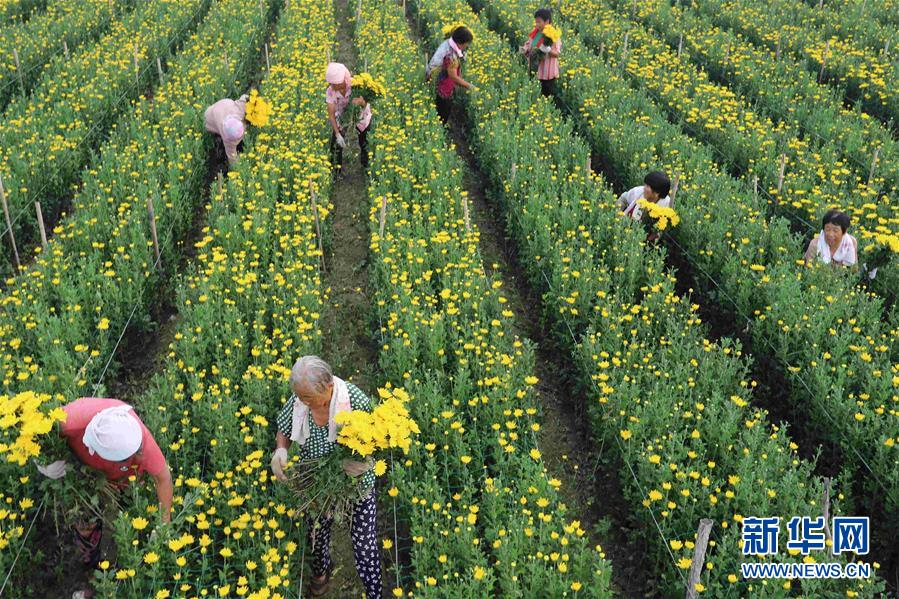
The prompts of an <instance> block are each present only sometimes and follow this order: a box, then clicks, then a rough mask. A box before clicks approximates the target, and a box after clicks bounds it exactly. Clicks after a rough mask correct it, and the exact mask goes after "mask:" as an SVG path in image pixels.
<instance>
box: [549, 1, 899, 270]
mask: <svg viewBox="0 0 899 599" xmlns="http://www.w3.org/2000/svg"><path fill="white" fill-rule="evenodd" d="M564 14H565V17H566V19H568V21H567V22H570V23H571V24H572V26H573V27H576V29H577V31H578V32H579V33H580V34H581V35H582V36H583V38H584V40H585V41H586V42H587V43H589V44H590V45H591V46H593V47H594V48H597V49H598V48H600V45H603V50H604V57H603V58H604V60H605V61H606V62H607V64H609V65H610V66H612V67H617V66H619V65H621V67H622V68H624V69H625V70H626V72H627V74H628V76H629V77H630V78H631V80H632V81H633V82H634V85H636V86H640V87H642V88H646V89H648V90H650V93H652V94H654V96H655V97H656V98H657V102H658V104H659V105H661V106H664V107H665V109H666V110H667V111H668V113H669V115H670V116H671V118H672V119H673V120H677V121H679V122H683V123H685V127H686V128H689V130H690V131H691V133H692V134H693V135H695V136H696V137H697V138H698V139H700V140H703V141H706V142H708V143H710V144H713V145H714V147H715V148H716V150H717V151H718V152H720V154H721V156H720V158H719V160H720V161H721V162H722V163H723V165H724V166H726V167H728V168H733V169H736V170H737V171H738V172H741V173H746V178H747V180H748V179H749V178H750V175H751V174H752V173H755V174H757V175H758V177H759V186H760V187H761V188H762V190H767V193H769V194H771V195H772V197H775V198H776V201H777V202H778V203H783V204H785V205H786V206H788V207H789V208H790V209H792V208H795V209H798V210H799V211H800V213H801V214H802V215H803V216H804V218H805V219H807V220H808V221H811V222H812V223H817V222H819V219H820V218H821V216H822V215H823V214H824V212H825V211H826V210H827V209H828V208H830V207H832V206H839V207H841V208H843V209H844V210H845V211H846V212H847V213H849V214H851V215H852V216H853V219H854V226H853V231H855V232H856V233H857V234H858V236H859V238H860V239H861V241H862V243H863V245H865V246H867V245H869V244H871V243H874V242H875V239H876V238H877V236H878V235H880V241H879V242H878V243H879V244H881V245H883V244H888V243H889V236H891V235H896V234H897V232H899V214H897V213H896V211H895V209H894V207H893V206H892V205H891V204H890V202H889V199H888V198H884V199H881V200H878V199H877V192H878V188H879V187H880V186H882V185H883V184H885V182H886V181H887V179H894V178H895V177H894V176H893V175H890V174H889V173H890V172H891V171H894V170H895V166H894V165H893V166H885V167H883V168H882V169H881V170H880V171H879V173H880V174H877V172H875V179H874V180H872V181H871V182H870V183H871V184H870V185H869V184H868V174H869V171H870V169H869V168H868V166H865V165H870V161H871V160H872V159H873V151H871V152H870V158H867V159H866V158H865V156H864V153H861V154H852V153H850V152H849V151H847V150H846V149H845V148H844V147H843V145H842V143H841V142H839V141H836V140H834V139H831V138H830V137H827V136H825V137H811V136H808V135H805V134H804V133H803V129H802V127H801V125H800V123H798V122H797V121H796V119H794V118H791V117H789V115H786V114H783V115H779V116H780V117H781V118H780V120H777V119H775V118H772V116H769V115H768V114H767V112H765V111H763V110H757V109H755V108H753V107H751V106H750V105H749V104H748V103H747V101H746V100H744V99H743V98H741V97H740V96H739V95H738V94H737V93H735V92H734V91H732V90H731V89H729V88H727V87H726V86H723V85H719V84H715V83H713V82H712V81H710V77H709V75H708V74H707V73H706V72H705V71H703V70H701V69H699V68H697V67H695V66H694V65H692V64H690V63H689V62H688V61H687V60H686V58H685V57H678V55H677V52H676V50H674V49H672V48H670V47H669V46H668V45H667V44H666V43H665V42H664V40H662V39H660V37H659V35H658V34H657V33H655V32H648V31H647V30H646V29H645V28H643V27H642V26H640V25H639V24H635V23H631V22H628V20H627V19H626V18H623V17H621V16H619V15H618V14H616V12H615V11H614V10H613V9H611V8H609V7H606V6H601V5H598V4H577V5H573V6H571V7H568V8H567V9H566V10H565V13H564ZM837 139H838V138H837ZM884 149H887V148H884ZM781 155H784V156H785V167H784V176H783V184H782V188H781V190H780V193H778V190H777V186H778V182H779V180H780V157H781ZM859 165H861V166H859ZM812 226H813V227H817V225H816V224H815V225H812ZM797 249H798V251H800V252H801V250H802V249H804V248H797ZM862 259H863V258H862Z"/></svg>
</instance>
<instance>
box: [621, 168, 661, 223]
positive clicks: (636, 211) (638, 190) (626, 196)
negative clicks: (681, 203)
mask: <svg viewBox="0 0 899 599" xmlns="http://www.w3.org/2000/svg"><path fill="white" fill-rule="evenodd" d="M669 191H671V179H669V178H668V175H666V174H665V173H663V172H661V171H653V172H651V173H649V174H648V175H646V177H644V178H643V185H641V186H638V187H634V188H633V189H631V190H629V191H627V192H625V193H623V194H621V195H620V196H619V197H618V208H619V209H620V210H622V211H623V212H624V215H625V216H627V217H629V218H632V219H634V220H636V221H639V220H640V218H641V217H642V216H643V209H642V208H641V207H640V205H639V204H637V201H638V200H640V199H641V198H642V199H645V200H646V201H648V202H653V203H655V204H658V205H659V206H661V207H663V208H670V207H671V198H670V197H669V196H668V192H669Z"/></svg>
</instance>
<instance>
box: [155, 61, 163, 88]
mask: <svg viewBox="0 0 899 599" xmlns="http://www.w3.org/2000/svg"><path fill="white" fill-rule="evenodd" d="M156 72H157V73H159V85H162V60H161V59H160V58H159V57H158V56H157V57H156Z"/></svg>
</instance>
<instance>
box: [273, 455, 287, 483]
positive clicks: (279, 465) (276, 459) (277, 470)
mask: <svg viewBox="0 0 899 599" xmlns="http://www.w3.org/2000/svg"><path fill="white" fill-rule="evenodd" d="M285 466H287V450H286V449H284V448H283V447H279V448H278V449H276V450H275V453H273V454H272V473H273V474H274V475H275V478H277V479H278V480H280V481H286V480H287V476H285V475H284V467H285Z"/></svg>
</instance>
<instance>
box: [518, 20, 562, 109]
mask: <svg viewBox="0 0 899 599" xmlns="http://www.w3.org/2000/svg"><path fill="white" fill-rule="evenodd" d="M552 20H553V17H552V11H551V10H550V9H548V8H541V9H539V10H537V11H536V12H534V29H533V30H532V31H531V33H530V35H528V39H527V41H526V42H525V43H524V44H523V45H522V46H521V52H522V54H524V55H525V56H526V57H528V58H531V57H536V58H537V79H538V80H539V81H540V93H541V94H542V95H544V96H552V95H554V94H555V93H556V79H558V78H559V56H560V55H561V54H562V32H561V31H560V30H559V29H558V28H557V27H555V26H553V25H552Z"/></svg>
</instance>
